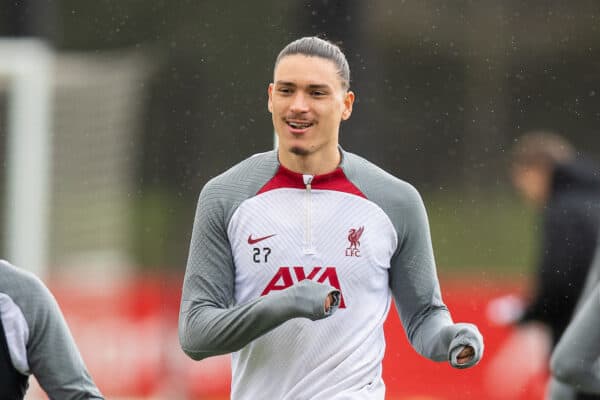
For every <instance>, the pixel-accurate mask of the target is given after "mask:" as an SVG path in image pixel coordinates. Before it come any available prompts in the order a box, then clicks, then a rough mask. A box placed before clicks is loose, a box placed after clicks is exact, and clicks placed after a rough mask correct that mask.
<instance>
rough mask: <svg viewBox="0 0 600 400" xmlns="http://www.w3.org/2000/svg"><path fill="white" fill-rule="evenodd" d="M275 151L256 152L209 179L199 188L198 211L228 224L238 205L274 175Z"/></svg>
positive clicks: (276, 162)
mask: <svg viewBox="0 0 600 400" xmlns="http://www.w3.org/2000/svg"><path fill="white" fill-rule="evenodd" d="M278 166H279V162H278V158H277V153H276V151H274V150H273V151H269V152H266V153H259V154H255V155H253V156H251V157H249V158H247V159H245V160H243V161H242V162H240V163H238V164H236V165H234V166H233V167H231V168H229V169H228V170H227V171H225V172H223V173H222V174H220V175H218V176H216V177H214V178H212V179H211V180H209V181H208V182H207V183H206V185H204V187H203V188H202V190H201V192H200V197H199V199H198V207H197V215H198V216H200V217H201V218H204V217H206V218H208V219H209V220H214V221H220V223H223V224H225V226H226V225H227V224H228V222H229V220H230V219H231V216H232V215H233V213H234V211H235V210H236V209H237V208H238V206H239V205H240V204H241V203H242V202H243V201H245V200H246V199H248V198H250V197H253V196H255V195H256V193H258V191H259V190H260V189H261V188H262V187H263V186H264V185H265V184H266V183H267V182H268V181H269V180H270V179H271V178H272V177H273V175H275V172H276V171H277V168H278Z"/></svg>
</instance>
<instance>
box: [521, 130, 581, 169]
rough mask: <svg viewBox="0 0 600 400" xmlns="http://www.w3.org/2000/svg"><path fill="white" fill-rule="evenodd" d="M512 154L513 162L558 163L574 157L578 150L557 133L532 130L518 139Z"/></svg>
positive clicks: (526, 163) (522, 163) (528, 163)
mask: <svg viewBox="0 0 600 400" xmlns="http://www.w3.org/2000/svg"><path fill="white" fill-rule="evenodd" d="M511 156H512V162H513V164H518V165H531V164H540V163H543V164H548V165H556V164H562V163H565V162H569V161H571V160H572V159H574V158H575V157H576V151H575V148H574V147H573V146H572V145H571V143H569V142H568V141H567V140H566V139H565V138H563V137H562V136H560V135H559V134H557V133H554V132H549V131H531V132H527V133H525V134H523V135H522V136H521V137H519V138H518V139H517V140H516V142H515V144H514V146H513V149H512V155H511Z"/></svg>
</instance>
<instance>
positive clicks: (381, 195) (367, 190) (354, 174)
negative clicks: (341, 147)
mask: <svg viewBox="0 0 600 400" xmlns="http://www.w3.org/2000/svg"><path fill="white" fill-rule="evenodd" d="M343 156H344V162H343V163H344V164H343V169H344V173H345V174H346V176H347V177H348V179H349V180H350V181H351V182H352V183H354V185H356V186H357V187H358V189H359V190H360V191H361V192H362V193H363V194H364V195H365V196H366V197H367V199H369V200H371V201H373V202H375V203H377V204H379V205H380V206H393V207H408V206H412V205H415V203H416V204H421V203H422V200H421V196H420V194H419V192H418V191H417V189H416V188H415V187H414V186H413V185H412V184H410V183H408V182H406V181H404V180H402V179H400V178H397V177H395V176H394V175H392V174H390V173H389V172H387V171H385V170H384V169H382V168H381V167H379V166H377V165H375V164H373V163H372V162H370V161H368V160H367V159H365V158H363V157H361V156H358V155H356V154H353V153H349V152H345V151H344V152H343Z"/></svg>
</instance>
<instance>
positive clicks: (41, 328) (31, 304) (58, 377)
mask: <svg viewBox="0 0 600 400" xmlns="http://www.w3.org/2000/svg"><path fill="white" fill-rule="evenodd" d="M22 290H26V293H27V296H24V299H25V300H23V301H22V302H21V304H19V306H20V307H22V309H23V310H24V313H25V315H26V319H27V320H28V324H29V340H28V342H27V359H28V362H29V367H30V372H31V373H32V374H33V375H34V376H35V377H36V379H37V380H38V382H39V383H40V386H41V387H42V388H43V389H44V391H45V392H46V393H47V394H48V397H49V398H50V399H52V400H54V399H57V400H58V399H60V400H76V399H77V400H82V399H103V397H102V395H101V393H100V391H99V390H98V388H97V387H96V385H95V384H94V382H93V381H92V378H91V377H90V375H89V373H88V371H87V369H86V367H85V364H84V362H83V359H82V358H81V355H80V353H79V350H78V349H77V346H76V345H75V341H74V340H73V337H72V336H71V333H70V331H69V328H68V326H67V324H66V322H65V319H64V317H63V315H62V313H61V311H60V308H59V306H58V304H57V302H56V300H55V298H54V296H52V294H51V293H50V291H49V290H48V289H47V288H46V286H44V284H43V283H42V282H41V281H39V280H38V279H37V278H34V277H31V278H30V279H29V280H28V282H25V284H24V285H23V288H22Z"/></svg>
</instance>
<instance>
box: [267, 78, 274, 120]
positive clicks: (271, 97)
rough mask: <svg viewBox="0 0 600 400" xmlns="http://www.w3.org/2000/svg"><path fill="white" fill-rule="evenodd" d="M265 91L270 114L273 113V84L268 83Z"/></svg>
mask: <svg viewBox="0 0 600 400" xmlns="http://www.w3.org/2000/svg"><path fill="white" fill-rule="evenodd" d="M267 93H268V94H269V100H268V102H267V109H268V110H269V112H270V113H271V114H272V113H273V84H272V83H269V87H268V88H267Z"/></svg>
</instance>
